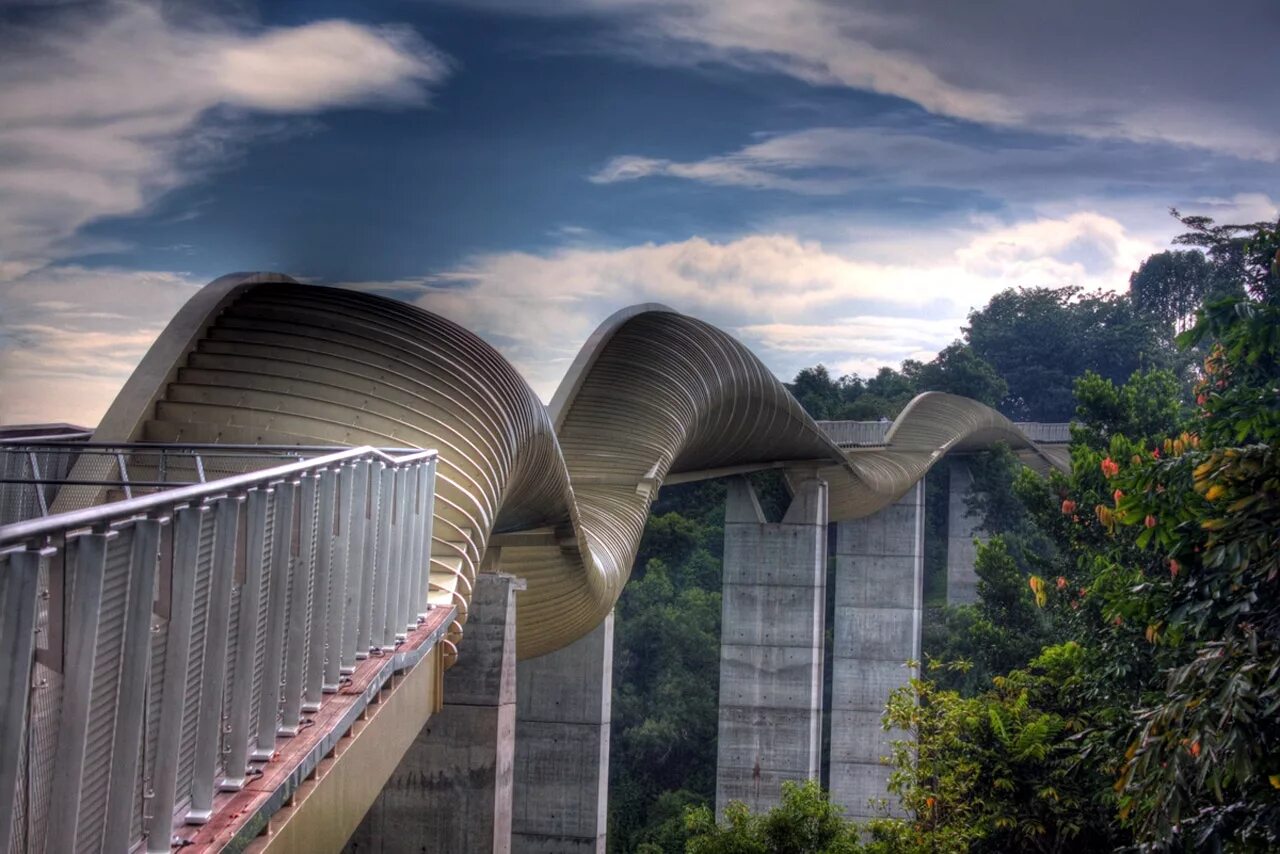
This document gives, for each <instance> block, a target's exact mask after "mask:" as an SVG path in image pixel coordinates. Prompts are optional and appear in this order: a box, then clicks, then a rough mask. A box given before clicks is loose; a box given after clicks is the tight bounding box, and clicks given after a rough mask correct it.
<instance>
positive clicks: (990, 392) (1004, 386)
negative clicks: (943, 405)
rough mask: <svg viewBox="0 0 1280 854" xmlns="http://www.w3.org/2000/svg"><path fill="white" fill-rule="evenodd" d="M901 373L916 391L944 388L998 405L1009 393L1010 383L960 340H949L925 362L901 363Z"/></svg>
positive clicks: (990, 404) (946, 390) (950, 391)
mask: <svg viewBox="0 0 1280 854" xmlns="http://www.w3.org/2000/svg"><path fill="white" fill-rule="evenodd" d="M902 367H903V373H904V374H908V375H909V376H910V377H911V379H912V380H913V381H914V385H915V388H916V389H917V390H918V391H945V392H948V393H949V394H958V395H961V396H963V397H971V398H973V399H974V400H978V401H981V402H983V403H985V404H987V406H999V405H1000V401H1001V400H1003V399H1004V397H1005V395H1007V394H1008V393H1009V385H1008V383H1006V382H1005V381H1004V379H1002V378H1001V376H1000V375H999V374H998V373H996V370H995V368H993V367H991V364H990V363H988V362H986V361H985V360H983V359H982V358H981V357H979V356H978V354H977V353H975V352H974V351H973V348H972V347H970V346H969V345H967V344H965V343H964V342H961V341H955V342H952V343H951V344H950V345H949V346H947V347H946V348H945V349H943V350H942V352H940V353H939V354H938V355H937V357H936V358H935V359H934V360H933V361H932V362H929V363H928V364H925V365H922V364H920V363H919V362H904V363H903V366H902Z"/></svg>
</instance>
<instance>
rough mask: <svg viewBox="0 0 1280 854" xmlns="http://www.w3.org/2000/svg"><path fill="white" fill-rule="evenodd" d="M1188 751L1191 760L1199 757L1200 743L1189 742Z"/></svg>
mask: <svg viewBox="0 0 1280 854" xmlns="http://www.w3.org/2000/svg"><path fill="white" fill-rule="evenodd" d="M1188 749H1189V750H1190V751H1191V757H1192V758H1193V759H1194V758H1197V757H1199V756H1200V742H1199V741H1198V740H1197V741H1193V742H1191V747H1189V748H1188Z"/></svg>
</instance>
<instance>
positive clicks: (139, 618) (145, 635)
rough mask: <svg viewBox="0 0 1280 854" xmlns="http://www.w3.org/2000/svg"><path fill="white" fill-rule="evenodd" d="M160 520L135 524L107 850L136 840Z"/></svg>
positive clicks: (121, 848) (104, 838) (126, 847)
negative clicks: (135, 811) (134, 829)
mask: <svg viewBox="0 0 1280 854" xmlns="http://www.w3.org/2000/svg"><path fill="white" fill-rule="evenodd" d="M160 524H161V523H160V522H159V521H158V520H156V519H139V520H137V521H135V522H134V523H133V548H132V552H131V553H130V557H129V594H128V599H127V601H126V604H125V632H124V645H123V647H122V649H121V655H120V681H119V685H120V688H119V694H118V697H119V700H118V701H117V706H116V730H115V737H114V739H113V740H112V744H111V770H110V773H109V775H108V776H109V784H108V785H109V788H108V789H107V817H106V828H105V830H104V831H103V834H102V850H104V851H127V850H129V848H130V846H131V844H132V843H133V842H134V840H132V839H130V838H129V834H130V831H131V830H132V824H133V804H134V795H135V794H136V791H137V785H138V759H139V753H140V752H141V747H142V719H143V711H144V710H145V709H146V707H147V672H148V671H149V670H150V669H151V609H152V606H153V604H154V600H155V585H156V566H157V564H158V563H159V560H158V558H159V557H160V553H159V546H160Z"/></svg>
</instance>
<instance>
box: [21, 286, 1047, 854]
mask: <svg viewBox="0 0 1280 854" xmlns="http://www.w3.org/2000/svg"><path fill="white" fill-rule="evenodd" d="M57 432H59V433H60V434H61V435H58V436H54V437H31V436H26V437H9V438H8V439H5V440H3V441H4V444H3V445H0V447H2V448H3V449H4V453H3V454H0V458H2V459H3V469H2V471H3V474H4V475H5V476H4V477H3V478H0V508H3V510H4V512H5V513H6V514H8V518H5V519H3V521H5V522H7V523H9V524H5V525H4V526H3V527H0V561H3V562H2V563H0V648H3V649H5V650H6V651H10V652H9V654H7V655H6V656H5V657H4V659H3V660H0V686H3V688H2V690H3V691H4V694H3V696H4V697H5V700H4V702H3V705H2V706H0V840H8V843H9V850H16V851H45V852H61V851H73V850H74V851H108V852H114V851H132V850H146V851H149V852H161V851H169V850H174V848H175V847H181V848H190V849H192V850H255V851H259V850H268V849H270V850H277V851H322V850H340V849H343V848H344V847H346V848H348V849H349V850H359V851H366V850H414V851H418V850H468V851H470V850H494V851H508V850H516V851H577V850H583V851H594V850H601V851H602V850H603V847H602V846H603V841H604V806H605V797H606V795H605V786H606V782H607V757H608V720H609V714H608V702H609V670H610V662H611V654H612V652H611V650H612V639H611V631H612V629H611V617H610V615H611V612H612V610H613V606H614V604H615V603H616V601H617V599H618V596H619V595H620V593H621V590H622V588H623V585H624V584H625V582H626V580H627V577H628V575H629V573H630V569H631V564H632V562H633V559H634V557H635V554H636V550H637V549H638V547H639V541H640V536H641V533H642V531H643V527H644V523H645V519H646V517H647V515H648V510H649V506H650V504H651V502H652V501H653V499H654V497H655V495H656V493H657V491H658V489H659V488H660V487H661V486H662V485H663V484H670V483H680V482H688V481H693V480H699V479H706V478H715V477H726V476H733V475H745V474H750V473H752V472H756V471H762V470H766V469H774V470H777V471H779V472H780V473H781V474H782V476H783V477H784V478H785V479H786V482H787V484H788V488H789V489H790V491H791V493H792V495H793V500H792V504H791V507H790V509H789V510H788V511H787V513H786V516H785V517H784V518H783V519H782V520H781V521H780V522H769V521H766V520H765V519H764V517H763V514H762V513H761V512H760V509H759V504H758V502H757V501H756V499H755V497H754V495H753V494H752V493H751V488H750V485H749V482H748V481H747V480H746V479H745V478H737V479H735V480H733V481H732V485H731V487H730V493H729V499H728V501H729V503H728V506H727V509H726V548H725V566H724V573H725V575H724V628H723V631H724V636H723V643H722V649H721V687H720V707H721V711H720V744H719V751H720V760H719V768H718V774H717V777H718V780H717V787H718V792H717V800H718V802H719V803H720V804H721V805H722V804H723V802H724V800H725V799H727V798H729V797H733V798H738V799H741V800H746V801H748V802H749V803H751V804H752V805H753V806H756V807H762V806H768V805H769V804H770V803H771V799H773V800H776V790H777V782H778V781H780V780H782V779H801V778H804V777H816V776H817V762H818V759H819V755H820V750H821V743H820V742H821V738H820V732H821V717H822V713H823V708H822V691H821V680H822V669H823V664H822V660H823V644H822V638H823V633H824V625H823V622H824V614H825V603H826V596H827V592H826V589H825V585H826V562H827V554H826V550H827V541H828V537H827V527H828V522H829V521H830V522H836V523H838V524H837V536H836V569H837V571H836V588H837V589H836V591H835V598H836V612H835V614H836V617H835V625H834V630H835V635H836V644H835V648H834V650H833V656H834V663H833V664H834V667H833V669H834V673H835V680H834V685H835V689H834V691H835V698H834V699H833V704H832V708H831V715H832V732H833V738H832V754H831V768H832V771H831V775H832V776H831V787H832V791H833V794H834V796H835V797H837V799H838V800H841V802H843V803H845V804H847V805H849V806H850V807H851V811H852V812H853V813H854V814H858V813H859V811H860V810H862V809H865V802H866V799H867V797H873V796H875V795H876V794H877V793H879V794H880V795H881V796H883V790H884V776H885V774H884V769H883V768H881V767H880V766H879V762H878V757H879V755H880V754H881V753H883V752H884V751H883V742H884V738H885V734H883V733H881V732H880V730H879V709H880V707H882V706H883V700H884V696H885V695H887V693H888V691H889V690H891V688H892V687H893V686H894V685H895V684H900V683H901V682H902V680H903V679H904V678H905V671H904V670H903V668H902V666H901V665H902V662H903V661H905V660H907V659H908V658H913V657H918V648H919V623H920V614H921V607H922V603H921V594H920V583H921V582H920V579H921V578H922V566H923V564H922V559H923V558H922V556H923V548H922V540H921V538H922V531H923V509H922V505H923V501H922V487H921V485H920V484H921V479H922V477H923V476H924V474H925V473H926V472H927V471H929V469H930V468H932V467H933V466H935V465H936V464H938V463H939V462H940V461H942V460H943V459H948V460H951V461H953V464H954V461H956V460H962V459H963V455H965V454H967V453H971V452H973V451H976V450H980V449H983V448H987V447H990V446H991V445H993V444H994V443H997V442H1002V443H1005V444H1007V445H1008V446H1010V447H1011V448H1013V449H1014V451H1015V452H1016V453H1018V454H1019V456H1020V457H1021V458H1022V459H1023V460H1024V461H1025V462H1026V463H1027V464H1029V465H1032V466H1035V467H1037V468H1039V469H1041V470H1047V469H1048V468H1049V467H1051V466H1054V465H1058V466H1062V465H1064V460H1065V441H1066V439H1067V438H1068V437H1067V434H1066V430H1065V426H1064V425H1015V424H1013V423H1011V422H1009V421H1008V420H1007V419H1005V418H1004V417H1003V416H1002V415H1000V414H999V413H997V412H995V411H994V410H991V409H989V408H988V407H985V406H983V405H982V404H980V403H977V402H975V401H972V400H967V399H965V398H959V397H955V396H952V395H946V394H939V393H928V394H924V395H921V396H919V397H917V398H916V399H915V400H913V401H912V402H911V403H910V404H909V405H908V406H907V407H906V409H905V410H904V411H903V412H902V414H901V415H900V416H899V417H898V418H897V419H896V420H895V421H894V422H893V423H892V424H888V423H886V424H858V423H834V424H833V423H827V424H821V425H820V424H817V423H815V422H814V421H813V420H812V419H810V418H809V416H808V415H807V414H806V413H805V412H804V411H803V410H802V409H801V407H800V406H799V404H798V403H796V401H795V400H794V399H792V398H791V396H790V395H789V394H788V393H787V391H786V389H785V387H784V386H782V384H781V383H780V382H778V380H777V379H776V378H775V377H773V375H772V374H771V373H770V372H769V371H768V370H767V369H766V368H765V367H764V366H763V364H762V363H761V362H760V361H759V360H758V359H757V358H756V357H755V356H754V355H753V354H751V353H750V352H749V351H748V350H747V349H746V348H745V347H743V346H742V345H741V344H740V343H739V342H737V341H736V340H734V339H733V338H732V337H730V336H728V335H726V334H724V333H723V332H721V331H719V330H717V329H715V328H714V327H712V326H710V325H708V324H705V323H703V322H701V321H698V320H696V319H693V318H689V317H686V316H684V315H681V314H679V313H676V312H674V311H672V310H670V309H667V308H665V307H663V306H655V305H646V306H637V307H634V308H631V309H627V310H624V311H622V312H619V313H618V314H616V315H614V316H613V317H612V318H610V319H609V320H608V321H606V322H605V323H604V324H603V325H602V326H601V327H600V329H598V330H597V331H596V332H595V334H594V335H593V336H592V337H591V339H590V340H589V341H588V342H587V344H586V346H585V347H584V348H583V350H582V352H581V353H580V354H579V356H578V358H577V359H576V360H575V362H574V363H573V365H572V366H571V368H570V370H569V372H568V375H567V376H566V378H565V380H564V382H563V383H562V385H561V387H560V389H559V390H558V391H557V393H556V395H555V396H554V398H553V400H552V402H551V404H550V405H549V406H543V404H542V403H541V402H540V401H539V400H538V398H537V397H536V395H534V393H533V392H532V391H531V390H530V388H529V387H528V385H527V383H525V382H524V380H523V379H522V378H521V377H520V376H519V374H518V373H517V372H516V371H515V369H514V368H513V367H512V366H511V365H510V364H509V363H507V362H506V360H505V359H503V358H502V357H501V356H500V355H499V354H498V353H497V352H496V351H495V350H494V349H493V348H492V347H490V346H489V345H487V344H485V343H484V342H483V341H482V340H481V339H479V338H478V337H477V336H475V335H474V334H472V333H470V332H468V331H467V330H465V329H463V328H461V327H459V326H457V325H456V324H453V323H450V322H449V321H447V320H444V319H443V318H440V317H437V316H435V315H432V314H430V313H428V312H425V311H422V310H419V309H416V308H414V307H412V306H408V305H404V304H402V303H397V302H394V301H391V300H386V299H383V298H380V297H376V296H373V295H369V294H362V293H356V292H351V291H343V290H338V289H332V288H324V287H316V286H308V285H303V284H300V283H297V282H295V281H293V280H291V279H288V278H287V277H284V276H279V275H275V274H255V275H235V276H229V277H224V278H223V279H219V280H217V281H215V282H214V283H212V284H210V285H209V286H207V287H206V288H204V289H202V290H201V291H200V292H199V293H198V294H197V295H196V296H195V297H193V299H192V300H191V301H190V302H189V303H188V304H187V305H186V306H185V307H184V308H183V309H182V310H181V311H180V312H179V313H178V315H177V316H176V317H175V318H174V320H173V321H172V322H171V323H170V325H169V327H168V328H167V329H166V330H165V332H164V333H163V334H162V335H161V336H160V338H159V339H158V340H157V342H156V343H155V345H154V346H153V347H152V348H151V350H150V351H149V352H148V354H147V355H146V357H145V358H144V359H143V361H142V363H141V364H140V365H139V367H138V368H137V370H136V371H135V372H134V374H133V376H132V377H131V378H130V379H129V381H128V382H127V383H126V385H125V387H124V388H123V390H122V391H121V393H120V395H119V396H118V397H117V398H116V400H115V402H114V403H113V404H112V406H111V408H110V409H109V411H108V412H107V414H106V415H105V416H104V418H103V420H102V422H101V423H100V424H99V425H98V427H97V429H96V430H94V431H93V433H92V436H91V437H87V438H86V437H85V436H83V435H75V433H74V432H73V431H70V430H67V429H64V430H60V431H57ZM957 471H960V469H957ZM952 481H953V486H957V485H958V486H957V488H956V489H953V493H955V495H959V496H960V499H955V500H953V502H952V506H953V513H952V515H953V518H955V517H956V514H955V510H954V508H955V507H961V508H962V507H963V502H962V498H963V488H962V487H963V476H955V473H954V472H953V478H952ZM954 498H955V496H954V495H953V499H954ZM965 518H966V517H965V515H964V513H963V510H962V509H961V512H960V515H959V517H958V520H959V521H956V522H955V523H954V524H953V525H952V528H953V530H952V534H953V537H952V539H953V541H955V542H956V543H957V554H959V553H960V552H961V551H962V547H963V546H964V545H965V542H964V541H965V539H966V538H968V540H969V541H970V542H971V540H972V537H971V536H969V534H971V533H972V525H971V523H968V522H966V521H965ZM965 525H968V526H969V527H968V529H966V528H965ZM966 531H967V533H966ZM970 548H971V546H970ZM953 564H954V569H953V570H952V571H953V572H954V577H955V585H954V589H955V591H956V593H957V595H958V596H960V597H961V598H964V597H966V596H972V578H971V561H970V563H969V565H968V567H966V566H965V564H964V561H963V560H958V559H957V560H954V561H953ZM966 571H968V572H969V577H968V578H966V577H964V573H965V572H966ZM966 585H967V586H966ZM877 704H878V705H877ZM873 718H874V719H873ZM836 733H840V734H841V738H842V739H843V741H842V742H841V743H840V744H839V745H838V744H837V739H836ZM877 751H879V752H877Z"/></svg>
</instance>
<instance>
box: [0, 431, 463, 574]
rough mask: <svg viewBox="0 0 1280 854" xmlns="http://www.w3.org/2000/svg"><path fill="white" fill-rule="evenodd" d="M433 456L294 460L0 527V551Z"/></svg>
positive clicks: (376, 454) (346, 454) (363, 449)
mask: <svg viewBox="0 0 1280 854" xmlns="http://www.w3.org/2000/svg"><path fill="white" fill-rule="evenodd" d="M436 456H438V454H437V452H436V451H433V450H428V451H417V452H415V453H411V454H407V455H405V456H401V457H393V456H392V455H391V454H388V453H387V452H385V451H383V450H380V449H378V448H375V447H372V446H370V445H361V446H359V447H355V448H350V449H348V450H345V451H339V452H337V453H334V454H326V455H324V456H321V457H312V458H310V459H306V460H298V461H297V462H293V463H286V464H284V465H280V466H275V467H273V468H269V469H259V470H257V471H252V472H248V473H246V474H238V475H232V476H230V477H224V478H221V479H219V480H215V481H210V482H209V483H200V484H195V485H192V486H180V487H177V488H175V489H169V490H165V491H164V492H153V493H151V494H149V495H142V496H138V497H137V498H130V499H127V500H125V501H116V502H112V503H110V504H100V505H97V506H96V507H86V508H84V509H83V510H72V511H69V512H67V513H58V514H56V515H54V516H46V517H44V518H42V519H29V520H27V521H24V522H15V523H14V524H12V525H5V526H4V527H0V549H4V548H7V547H11V546H15V545H26V544H28V543H30V542H31V541H32V540H36V539H40V538H43V537H48V536H51V535H53V534H56V533H61V532H65V531H73V530H79V529H81V528H91V527H94V526H100V525H107V524H109V523H111V522H112V521H115V520H118V519H127V518H132V517H134V516H145V515H146V514H147V513H150V512H153V511H156V510H160V509H164V508H168V507H175V506H177V505H179V504H186V503H190V502H192V501H196V500H199V499H203V498H210V497H212V496H215V495H225V494H227V493H229V492H235V491H237V490H240V489H244V488H248V487H251V486H254V485H257V484H261V483H264V482H267V483H269V482H273V481H278V480H284V479H285V478H287V477H289V476H290V475H295V474H301V473H302V472H306V471H311V470H313V469H319V468H325V467H327V466H331V465H333V464H334V463H340V462H344V461H346V460H354V459H360V458H364V457H373V458H375V459H381V460H383V461H384V462H388V463H393V464H396V465H400V464H403V463H411V462H417V461H419V460H427V459H432V458H435V457H436Z"/></svg>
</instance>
